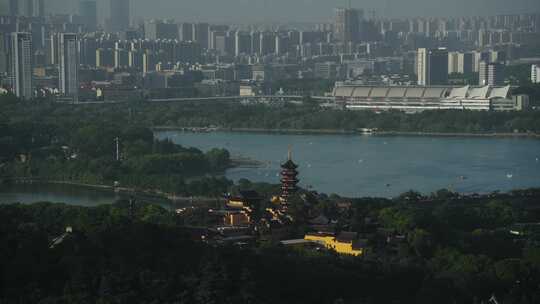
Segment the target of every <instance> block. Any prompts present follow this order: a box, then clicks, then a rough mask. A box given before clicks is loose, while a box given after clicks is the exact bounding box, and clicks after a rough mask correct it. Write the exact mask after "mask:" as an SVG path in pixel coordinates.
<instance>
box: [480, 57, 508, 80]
mask: <svg viewBox="0 0 540 304" xmlns="http://www.w3.org/2000/svg"><path fill="white" fill-rule="evenodd" d="M503 83H504V66H503V65H502V64H500V63H488V62H486V61H481V62H480V67H479V68H478V84H479V85H492V86H496V85H502V84H503Z"/></svg>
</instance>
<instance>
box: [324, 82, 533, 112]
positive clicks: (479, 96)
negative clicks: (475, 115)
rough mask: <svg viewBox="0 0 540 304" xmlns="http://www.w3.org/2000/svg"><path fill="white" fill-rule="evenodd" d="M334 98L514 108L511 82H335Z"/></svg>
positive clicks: (378, 107) (410, 106)
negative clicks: (474, 84)
mask: <svg viewBox="0 0 540 304" xmlns="http://www.w3.org/2000/svg"><path fill="white" fill-rule="evenodd" d="M333 97H334V101H335V102H336V103H338V104H343V105H344V106H345V107H346V108H348V109H360V110H361V109H364V110H374V111H383V110H402V111H406V112H418V111H423V110H438V109H456V110H457V109H459V110H483V111H489V110H516V109H518V108H519V109H521V108H522V106H523V105H520V106H518V105H517V104H516V102H517V101H516V98H513V97H512V96H511V95H510V86H505V87H492V86H481V87H472V86H464V87H448V86H432V87H430V86H428V87H425V86H359V85H341V86H336V87H335V88H334V92H333Z"/></svg>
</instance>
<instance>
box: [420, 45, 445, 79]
mask: <svg viewBox="0 0 540 304" xmlns="http://www.w3.org/2000/svg"><path fill="white" fill-rule="evenodd" d="M416 73H417V75H418V85H425V86H430V85H446V84H448V50H447V49H446V48H438V49H425V48H420V49H418V51H417V54H416Z"/></svg>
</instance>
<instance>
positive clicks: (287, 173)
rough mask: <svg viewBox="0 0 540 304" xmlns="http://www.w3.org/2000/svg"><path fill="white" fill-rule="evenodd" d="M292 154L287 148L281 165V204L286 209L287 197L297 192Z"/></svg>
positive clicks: (296, 174)
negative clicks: (285, 159)
mask: <svg viewBox="0 0 540 304" xmlns="http://www.w3.org/2000/svg"><path fill="white" fill-rule="evenodd" d="M291 155H292V153H291V149H290V148H289V153H288V157H287V161H286V162H285V163H284V164H282V165H281V196H280V199H281V204H282V205H283V206H284V207H286V206H287V204H288V203H289V197H290V196H291V195H292V194H294V193H295V192H296V191H297V190H298V187H297V185H298V171H297V170H296V169H297V168H298V166H297V165H296V164H295V163H294V162H293V161H292V156H291Z"/></svg>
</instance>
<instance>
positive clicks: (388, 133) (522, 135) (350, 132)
mask: <svg viewBox="0 0 540 304" xmlns="http://www.w3.org/2000/svg"><path fill="white" fill-rule="evenodd" d="M152 130H153V131H155V132H164V131H184V132H194V133H199V132H200V133H210V132H244V133H267V134H313V135H317V134H320V135H374V136H438V137H484V138H504V137H506V138H508V137H510V138H534V139H540V134H537V133H523V132H520V133H467V132H421V131H417V132H413V131H373V132H362V131H360V130H339V129H269V128H223V127H208V128H204V127H174V126H157V127H153V128H152Z"/></svg>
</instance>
